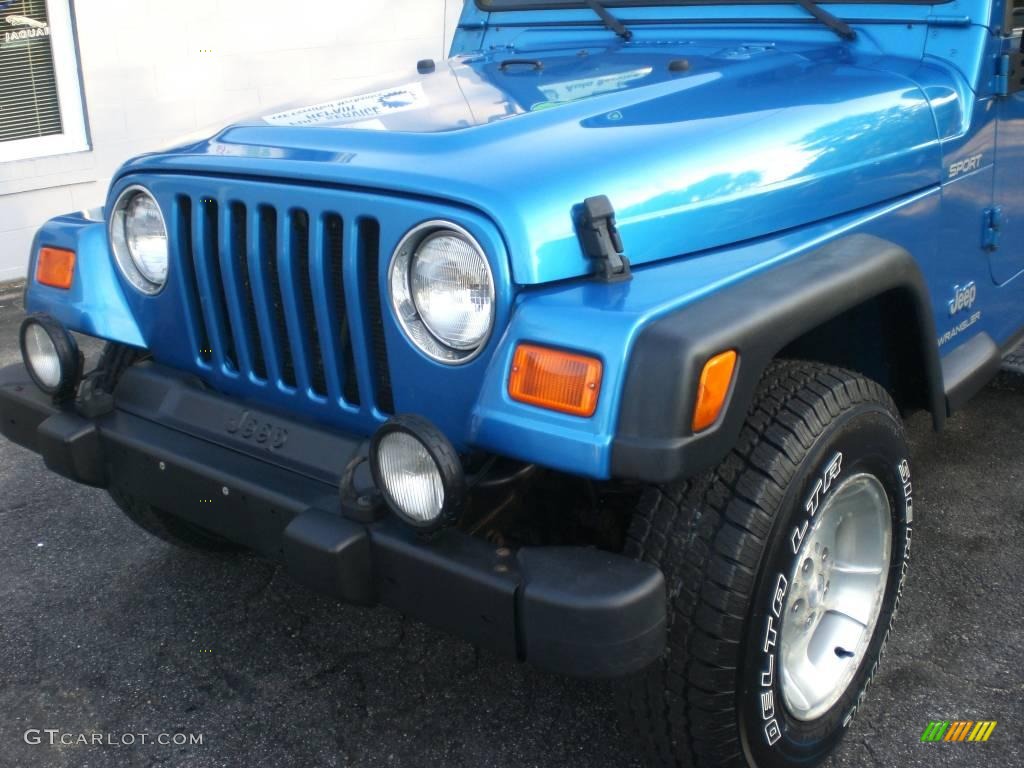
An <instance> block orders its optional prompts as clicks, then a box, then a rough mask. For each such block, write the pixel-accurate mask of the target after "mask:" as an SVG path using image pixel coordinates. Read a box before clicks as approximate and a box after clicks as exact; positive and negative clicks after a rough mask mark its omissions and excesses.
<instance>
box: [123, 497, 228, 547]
mask: <svg viewBox="0 0 1024 768" xmlns="http://www.w3.org/2000/svg"><path fill="white" fill-rule="evenodd" d="M110 498H111V499H113V500H114V503H115V504H117V506H118V507H120V509H121V511H122V512H124V514H125V517H127V518H128V519H129V520H131V521H132V522H133V523H135V524H136V525H137V526H139V527H140V528H141V529H142V530H144V531H145V532H146V533H148V534H150V535H152V536H156V537H157V538H158V539H161V540H162V541H166V542H167V543H168V544H173V545H174V546H176V547H179V548H180V549H189V550H192V551H198V552H207V553H212V554H218V555H226V554H233V553H236V552H244V551H245V548H244V547H241V546H239V545H237V544H234V543H233V542H230V541H228V540H227V539H223V538H221V537H220V536H217V535H216V534H214V533H212V532H210V531H207V530H205V529H203V528H200V527H199V526H196V525H192V523H190V522H188V521H187V520H182V519H181V518H178V517H175V516H174V515H171V514H169V513H167V512H164V511H163V510H161V509H157V508H156V507H153V506H150V505H149V504H146V503H144V502H141V501H139V500H138V499H136V498H135V497H134V496H132V495H131V494H129V493H126V492H125V491H123V490H121V489H119V488H111V489H110Z"/></svg>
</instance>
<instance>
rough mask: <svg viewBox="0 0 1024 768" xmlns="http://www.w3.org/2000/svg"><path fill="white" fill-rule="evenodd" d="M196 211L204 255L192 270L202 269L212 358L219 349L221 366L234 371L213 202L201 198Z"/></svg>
mask: <svg viewBox="0 0 1024 768" xmlns="http://www.w3.org/2000/svg"><path fill="white" fill-rule="evenodd" d="M200 211H201V219H202V226H201V232H200V238H201V242H202V247H201V249H200V252H201V253H203V254H205V255H206V257H205V258H204V259H203V260H202V263H201V264H199V263H197V265H196V272H197V274H199V275H200V276H202V275H203V273H204V271H205V279H203V282H204V283H205V284H206V286H207V291H206V292H205V295H206V296H207V297H208V298H209V301H208V302H205V303H204V307H208V311H209V313H210V314H209V317H208V322H207V325H208V326H209V327H210V328H211V329H212V333H211V334H210V335H211V337H212V339H211V340H212V341H213V349H214V358H216V356H217V352H220V354H221V356H222V358H223V360H224V365H226V366H227V367H228V368H230V369H231V370H236V371H237V370H238V358H237V357H236V355H235V340H234V335H233V333H232V329H231V322H230V320H229V318H228V313H227V309H226V306H227V294H226V293H225V292H224V277H223V275H222V274H221V269H220V227H219V225H218V221H217V214H218V207H217V202H216V201H215V200H211V199H209V198H207V199H204V200H203V201H202V202H201V208H200Z"/></svg>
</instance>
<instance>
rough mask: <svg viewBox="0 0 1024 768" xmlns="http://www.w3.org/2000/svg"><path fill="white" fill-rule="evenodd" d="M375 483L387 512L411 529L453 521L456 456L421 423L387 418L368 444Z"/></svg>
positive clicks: (458, 503)
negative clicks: (390, 512) (388, 509)
mask: <svg viewBox="0 0 1024 768" xmlns="http://www.w3.org/2000/svg"><path fill="white" fill-rule="evenodd" d="M370 470H371V472H372V473H373V479H374V483H375V484H376V485H377V488H378V489H379V490H380V491H381V492H382V493H383V495H384V500H385V501H386V502H387V504H388V506H389V507H390V508H391V510H392V511H393V512H394V513H395V514H396V515H398V516H399V517H400V518H401V519H402V520H404V521H405V522H406V523H408V524H409V525H411V526H413V527H414V528H419V529H421V530H436V529H438V528H441V527H443V526H445V525H450V524H451V523H453V522H455V521H456V520H458V517H459V514H460V513H461V511H462V503H463V497H464V496H465V477H464V475H463V472H462V464H461V463H460V462H459V456H458V454H457V453H456V451H455V448H453V447H452V444H451V443H450V442H448V439H447V438H446V437H445V436H444V435H443V434H442V433H441V432H440V430H438V429H437V427H435V426H434V425H433V424H431V423H430V422H429V421H427V420H426V419H424V418H422V417H420V416H412V415H402V416H394V417H392V418H391V419H389V420H388V421H387V422H385V423H384V425H383V426H382V427H381V428H380V429H379V430H378V431H377V434H375V435H374V437H373V441H372V442H371V445H370Z"/></svg>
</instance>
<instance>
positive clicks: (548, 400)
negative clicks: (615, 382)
mask: <svg viewBox="0 0 1024 768" xmlns="http://www.w3.org/2000/svg"><path fill="white" fill-rule="evenodd" d="M602 371H603V366H602V365H601V361H600V360H598V359H597V358H594V357H587V356H586V355H577V354H573V353H572V352H563V351H562V350H559V349H549V348H547V347H539V346H537V345H535V344H520V345H519V346H518V347H517V348H516V353H515V356H514V357H513V358H512V374H511V375H510V376H509V379H508V394H509V397H511V398H512V399H513V400H517V401H518V402H520V403H529V404H530V405H536V406H537V407H539V408H547V409H548V410H551V411H558V412H559V413H568V414H570V415H572V416H593V415H594V411H595V410H597V398H598V396H599V395H600V394H601V373H602Z"/></svg>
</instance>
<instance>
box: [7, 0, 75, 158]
mask: <svg viewBox="0 0 1024 768" xmlns="http://www.w3.org/2000/svg"><path fill="white" fill-rule="evenodd" d="M88 148H89V144H88V138H87V135H86V127H85V114H84V105H83V103H82V89H81V84H80V82H79V77H78V52H77V49H76V46H75V38H74V31H73V26H72V8H71V0H0V162H5V161H9V160H24V159H29V158H38V157H46V156H49V155H59V154H66V153H68V152H80V151H82V150H85V149H88Z"/></svg>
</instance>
